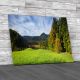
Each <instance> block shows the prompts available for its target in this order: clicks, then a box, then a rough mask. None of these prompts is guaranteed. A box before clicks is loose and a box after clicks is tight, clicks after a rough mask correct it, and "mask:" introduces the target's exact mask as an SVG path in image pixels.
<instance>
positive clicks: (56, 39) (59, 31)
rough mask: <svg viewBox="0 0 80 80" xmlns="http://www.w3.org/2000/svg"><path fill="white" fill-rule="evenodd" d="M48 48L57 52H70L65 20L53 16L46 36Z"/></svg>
mask: <svg viewBox="0 0 80 80" xmlns="http://www.w3.org/2000/svg"><path fill="white" fill-rule="evenodd" d="M48 46H49V49H51V50H53V51H57V52H71V46H70V38H69V32H68V26H67V20H66V18H64V17H61V18H59V19H56V18H54V19H53V24H52V28H51V31H50V34H49V38H48Z"/></svg>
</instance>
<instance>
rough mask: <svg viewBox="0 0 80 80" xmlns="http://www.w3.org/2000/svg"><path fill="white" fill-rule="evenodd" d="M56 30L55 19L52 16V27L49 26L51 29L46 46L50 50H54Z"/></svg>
mask: <svg viewBox="0 0 80 80" xmlns="http://www.w3.org/2000/svg"><path fill="white" fill-rule="evenodd" d="M56 30H57V19H56V18H54V19H53V24H52V28H51V31H50V34H49V38H48V47H49V49H51V50H54V46H55V39H56Z"/></svg>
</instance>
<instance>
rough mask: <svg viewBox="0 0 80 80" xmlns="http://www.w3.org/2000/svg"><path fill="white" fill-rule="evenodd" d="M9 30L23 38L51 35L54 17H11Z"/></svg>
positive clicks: (9, 17)
mask: <svg viewBox="0 0 80 80" xmlns="http://www.w3.org/2000/svg"><path fill="white" fill-rule="evenodd" d="M8 21H9V28H11V29H13V30H15V31H17V32H18V33H19V34H20V35H22V36H39V35H41V34H42V33H43V32H44V33H46V34H49V32H50V30H51V25H52V21H53V17H43V16H22V15H21V16H20V15H9V16H8Z"/></svg>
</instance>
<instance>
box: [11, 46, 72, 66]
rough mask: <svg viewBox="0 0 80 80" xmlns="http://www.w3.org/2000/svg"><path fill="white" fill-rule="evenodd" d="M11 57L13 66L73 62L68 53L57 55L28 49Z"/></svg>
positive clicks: (41, 50)
mask: <svg viewBox="0 0 80 80" xmlns="http://www.w3.org/2000/svg"><path fill="white" fill-rule="evenodd" d="M12 57H13V63H14V64H15V65H21V64H43V63H62V62H73V58H72V56H71V54H69V53H59V54H58V53H56V52H52V51H50V50H44V49H37V50H34V49H31V48H28V49H25V50H23V51H15V52H13V54H12Z"/></svg>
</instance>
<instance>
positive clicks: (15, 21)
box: [8, 15, 73, 65]
mask: <svg viewBox="0 0 80 80" xmlns="http://www.w3.org/2000/svg"><path fill="white" fill-rule="evenodd" d="M8 22H9V31H10V38H11V47H12V58H13V63H14V64H15V65H21V64H43V63H46V64H48V63H62V62H63V63H64V62H73V58H72V52H71V45H70V38H69V32H68V25H67V19H66V17H52V16H28V15H8Z"/></svg>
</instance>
